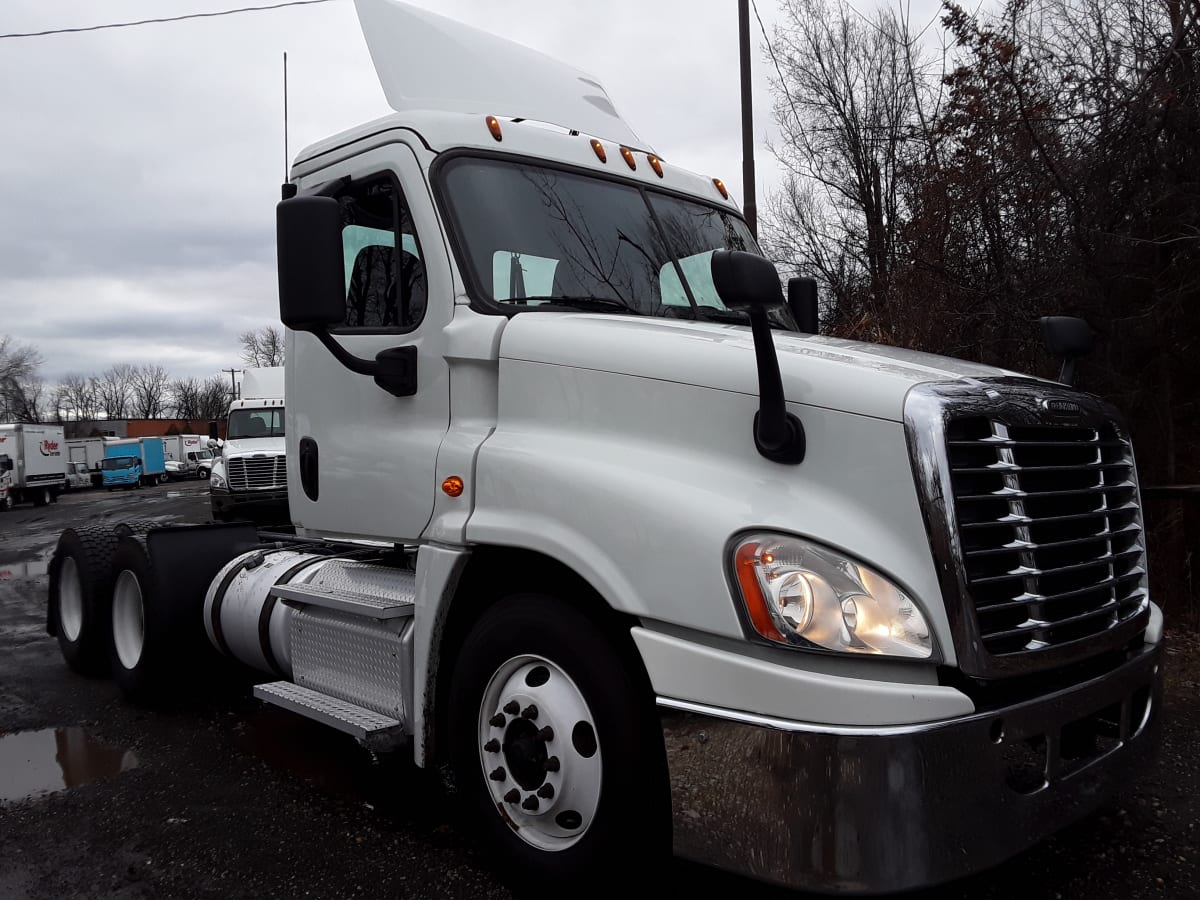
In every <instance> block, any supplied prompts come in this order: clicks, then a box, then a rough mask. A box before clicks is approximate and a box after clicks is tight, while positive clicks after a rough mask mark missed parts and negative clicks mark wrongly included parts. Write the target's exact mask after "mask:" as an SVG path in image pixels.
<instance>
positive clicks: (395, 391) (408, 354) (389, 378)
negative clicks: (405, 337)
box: [309, 328, 417, 397]
mask: <svg viewBox="0 0 1200 900" xmlns="http://www.w3.org/2000/svg"><path fill="white" fill-rule="evenodd" d="M309 333H310V334H311V335H312V336H313V337H315V338H316V339H317V340H318V341H320V342H321V343H322V344H323V345H324V346H325V349H326V350H328V351H329V352H330V353H332V354H333V358H334V359H336V360H337V361H338V362H339V363H341V364H342V365H343V366H345V367H346V368H347V369H349V370H350V371H351V372H356V373H357V374H359V375H368V376H370V377H371V378H374V379H375V383H376V384H377V385H379V386H380V387H381V388H383V389H384V390H385V391H387V392H388V393H389V394H391V395H392V396H393V397H411V396H412V395H413V394H415V393H416V392H417V348H416V347H415V346H413V345H411V344H410V345H409V346H407V347H392V348H390V349H387V350H380V351H379V352H378V353H377V354H376V355H375V358H374V359H373V360H372V359H363V358H362V357H361V356H355V355H354V354H353V353H351V352H349V351H348V350H347V349H346V348H345V347H343V346H342V345H341V344H339V343H338V342H337V341H335V340H334V339H333V335H332V334H330V333H329V332H328V331H326V330H325V329H324V328H313V329H311V330H310V331H309Z"/></svg>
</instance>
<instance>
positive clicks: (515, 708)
mask: <svg viewBox="0 0 1200 900" xmlns="http://www.w3.org/2000/svg"><path fill="white" fill-rule="evenodd" d="M504 711H505V712H506V713H508V714H509V715H510V716H515V715H516V714H517V713H519V712H520V711H521V704H520V703H518V702H517V701H516V700H509V701H508V702H507V703H505V704H504Z"/></svg>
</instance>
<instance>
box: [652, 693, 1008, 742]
mask: <svg viewBox="0 0 1200 900" xmlns="http://www.w3.org/2000/svg"><path fill="white" fill-rule="evenodd" d="M655 703H657V704H658V706H660V707H662V708H663V709H673V710H675V711H676V712H685V713H695V714H696V715H700V716H708V717H709V718H713V719H724V720H726V721H729V722H738V723H740V724H742V725H754V726H757V727H759V728H769V729H772V730H774V731H787V732H792V733H801V734H833V735H838V736H840V737H901V736H904V735H913V734H921V733H923V732H926V731H933V730H935V729H937V728H945V727H947V726H951V725H956V724H960V723H962V722H966V721H970V720H971V719H973V718H976V717H975V716H964V717H960V718H957V719H942V720H940V721H937V722H921V723H918V724H916V725H816V724H813V723H811V722H797V721H795V720H792V719H777V718H775V717H774V716H763V715H759V714H758V713H750V712H743V711H742V710H738V709H725V708H723V707H720V706H708V705H706V704H704V703H693V702H692V701H690V700H675V699H673V698H671V697H656V698H655ZM987 715H992V714H991V713H988V714H987Z"/></svg>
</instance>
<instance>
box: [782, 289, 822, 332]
mask: <svg viewBox="0 0 1200 900" xmlns="http://www.w3.org/2000/svg"><path fill="white" fill-rule="evenodd" d="M787 305H788V309H790V310H791V311H792V318H793V319H795V320H796V327H798V328H799V329H800V330H801V331H802V332H804V333H805V334H820V332H821V320H820V318H819V316H818V312H817V279H815V278H803V277H802V278H791V279H789V280H788V293H787Z"/></svg>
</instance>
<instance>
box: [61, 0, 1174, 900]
mask: <svg viewBox="0 0 1200 900" xmlns="http://www.w3.org/2000/svg"><path fill="white" fill-rule="evenodd" d="M357 7H358V11H359V16H360V19H361V22H362V25H363V31H364V34H365V35H366V38H367V43H368V46H369V47H370V49H371V53H372V55H373V57H374V60H375V63H376V68H377V70H378V72H379V75H380V77H381V80H382V83H383V87H384V91H385V94H386V96H387V97H388V99H389V102H390V103H391V104H392V105H393V106H394V107H395V108H396V109H397V113H396V114H395V115H392V116H389V117H387V118H384V119H381V120H378V121H374V122H370V123H367V124H365V125H362V126H359V127H357V128H353V129H351V130H350V131H348V132H346V133H343V134H339V135H337V136H335V137H332V138H330V139H328V140H325V141H322V142H320V143H318V144H316V145H314V146H312V147H309V148H308V149H306V150H304V151H303V152H301V154H300V156H299V158H298V159H297V160H296V162H295V165H294V167H293V169H292V181H291V183H290V184H289V185H287V186H285V191H284V197H285V199H284V200H283V201H282V202H281V203H280V204H279V206H278V209H277V241H278V262H279V303H280V316H281V320H282V322H283V324H284V325H285V326H287V328H288V332H287V355H286V366H285V369H286V388H287V391H286V394H287V397H288V406H287V409H286V429H282V418H281V419H280V420H279V421H278V422H277V420H276V416H275V412H276V410H278V411H279V412H280V413H282V401H280V403H279V406H278V407H272V406H267V405H259V406H258V407H257V410H258V412H256V413H254V414H252V416H250V415H248V416H242V417H239V421H238V422H237V425H238V427H237V428H231V433H230V438H231V440H230V444H232V445H235V446H236V445H237V444H238V443H239V441H240V440H243V439H245V438H246V437H250V436H251V435H250V434H249V429H248V428H243V426H242V421H241V420H242V419H250V418H252V417H257V420H258V423H259V428H260V430H259V431H257V432H255V434H254V436H255V437H256V438H258V439H262V438H263V437H264V436H265V435H266V434H268V433H269V434H273V435H277V439H278V440H279V441H280V449H279V451H277V452H278V454H279V456H278V459H279V461H278V462H276V461H275V460H271V461H269V462H268V463H264V466H267V467H270V468H271V474H272V477H276V476H277V475H278V469H277V468H276V466H279V465H282V452H283V451H282V445H283V444H284V443H286V452H287V458H288V462H289V465H288V466H287V487H288V497H289V501H290V512H291V520H292V522H293V523H294V525H295V528H296V531H297V534H296V535H295V537H294V538H293V539H288V538H286V537H284V536H281V535H279V534H270V533H261V534H260V533H259V532H257V531H256V530H255V529H254V528H253V527H251V526H249V525H246V524H227V525H208V526H195V527H178V528H159V529H152V530H150V531H148V532H142V531H139V530H136V529H134V528H132V527H130V526H125V527H124V529H123V530H114V529H111V528H105V527H98V528H94V529H88V528H80V529H70V530H68V531H67V532H65V533H64V534H63V536H62V538H61V540H60V542H59V544H58V548H57V550H56V553H55V555H54V557H53V560H52V565H51V572H50V596H49V616H50V627H51V629H52V630H55V631H57V633H58V634H59V641H60V645H61V646H62V648H63V654H64V656H65V657H66V659H67V661H68V662H69V663H71V664H72V665H74V666H76V667H78V668H82V669H92V670H95V669H97V668H99V669H102V670H106V671H109V672H111V674H112V676H113V677H114V678H115V680H116V682H117V683H118V685H119V686H120V687H121V689H122V690H123V691H124V692H125V693H126V694H127V695H128V696H129V697H131V698H134V699H135V700H136V699H139V698H142V699H144V698H147V697H153V696H155V694H156V693H157V694H159V695H161V694H163V693H167V694H171V693H172V692H174V691H178V690H182V685H184V684H186V683H188V681H189V680H191V681H192V682H195V681H196V680H197V679H199V680H200V682H201V684H203V672H204V671H205V670H204V669H203V666H204V665H205V663H204V660H205V658H206V657H205V656H204V653H203V652H202V648H203V647H206V646H208V647H210V648H215V650H216V651H218V652H220V653H221V654H224V655H226V656H228V657H231V658H233V659H236V660H239V661H241V662H243V663H245V664H247V665H249V666H252V667H255V668H257V669H259V670H261V671H262V672H263V673H264V674H265V677H266V678H267V679H268V680H267V681H265V682H264V683H262V684H259V685H258V686H257V687H255V688H254V692H255V695H256V696H258V697H259V698H261V699H262V700H263V701H264V702H266V703H271V704H275V705H278V706H281V707H284V708H286V709H289V710H292V711H294V712H295V713H297V714H298V715H302V716H307V717H310V718H312V719H314V720H316V721H318V722H322V723H324V724H326V725H329V726H330V727H333V728H336V729H340V730H342V731H344V732H346V733H348V734H351V735H353V736H354V737H355V738H357V739H358V740H360V741H361V742H363V743H364V744H366V745H367V746H369V747H371V748H374V749H382V748H392V749H396V748H401V749H403V750H404V752H407V753H410V754H411V755H412V758H413V759H414V760H415V762H416V764H417V765H419V766H426V767H430V766H443V765H445V766H448V767H449V769H450V770H451V771H452V772H453V775H454V783H455V786H456V793H455V796H456V798H457V800H458V802H459V804H460V808H461V811H462V815H463V822H464V823H465V825H466V826H467V827H468V828H470V829H471V830H472V831H473V832H474V833H475V834H476V835H477V836H478V838H479V840H480V841H482V843H483V845H484V846H485V847H486V848H487V849H488V850H490V851H491V852H492V853H493V855H494V858H495V859H496V860H497V865H498V866H500V867H502V868H503V871H505V872H507V873H510V874H512V875H514V877H518V876H519V877H524V878H526V879H529V880H533V881H536V882H537V883H538V884H539V885H540V886H541V887H542V888H543V889H547V890H553V891H559V890H561V891H563V892H577V891H578V888H579V885H581V884H587V885H593V884H597V883H599V882H600V881H602V880H604V879H605V878H614V877H617V876H618V875H620V876H623V877H625V878H626V879H627V878H628V877H629V875H630V873H636V874H637V875H638V876H639V877H640V875H641V874H642V873H646V872H653V871H654V868H653V867H654V866H655V864H656V863H658V862H659V861H660V860H661V859H662V857H663V855H664V854H666V853H669V852H670V851H671V850H672V849H673V850H674V852H675V853H677V854H680V855H682V856H685V857H688V858H691V859H696V860H701V861H703V862H705V863H707V864H710V865H714V866H720V867H724V868H727V869H730V870H733V871H735V872H740V873H743V874H745V875H748V876H751V877H754V878H758V879H762V880H764V881H768V882H773V883H776V884H780V885H786V886H789V887H793V888H801V889H805V890H813V891H820V892H827V893H830V892H845V893H853V894H867V893H883V892H890V891H900V890H905V889H911V888H916V887H918V886H922V885H929V884H933V883H937V882H942V881H946V880H948V879H953V878H956V877H958V876H961V875H964V874H967V873H970V872H975V871H978V870H980V869H983V868H986V867H988V866H992V865H994V864H996V863H998V862H1000V861H1002V860H1004V859H1006V858H1008V857H1010V856H1012V855H1014V854H1016V853H1017V852H1019V851H1020V850H1022V849H1024V848H1025V847H1028V846H1030V845H1031V844H1033V843H1034V842H1036V841H1039V840H1041V839H1042V838H1044V837H1045V836H1047V835H1049V834H1051V833H1053V832H1055V831H1057V830H1058V829H1060V828H1062V827H1063V826H1065V825H1066V824H1067V823H1069V822H1071V821H1073V820H1075V819H1078V818H1080V817H1082V816H1085V815H1087V814H1089V813H1090V812H1092V811H1093V810H1095V809H1097V808H1098V807H1100V806H1102V805H1103V804H1104V803H1105V802H1106V801H1107V800H1108V799H1109V798H1111V797H1112V796H1113V792H1114V791H1115V790H1116V788H1117V787H1118V786H1119V785H1120V784H1122V783H1124V782H1126V781H1127V780H1128V779H1129V778H1131V777H1132V776H1133V775H1134V774H1135V773H1136V772H1137V771H1138V770H1139V769H1140V768H1141V767H1143V766H1144V765H1145V759H1146V753H1147V751H1148V748H1149V747H1150V746H1151V745H1152V743H1153V736H1154V733H1155V729H1156V723H1157V720H1158V712H1159V705H1160V685H1161V675H1160V670H1159V665H1160V661H1161V659H1162V634H1163V625H1162V616H1161V613H1160V611H1159V609H1158V608H1157V606H1156V605H1155V604H1154V603H1153V602H1152V601H1151V599H1150V596H1149V594H1148V588H1147V581H1146V557H1145V549H1144V546H1145V542H1144V537H1143V532H1142V516H1141V505H1140V497H1139V491H1138V477H1137V469H1136V466H1135V464H1134V451H1133V446H1132V444H1131V441H1130V437H1129V433H1128V431H1127V429H1126V426H1125V423H1124V420H1123V419H1122V417H1121V415H1120V413H1119V412H1118V411H1117V410H1116V409H1114V408H1113V407H1112V406H1110V405H1109V404H1108V403H1106V402H1103V401H1102V400H1100V399H1098V398H1097V397H1094V396H1091V395H1088V394H1086V393H1083V392H1081V391H1079V390H1075V389H1073V388H1072V387H1070V386H1068V385H1066V384H1063V383H1056V382H1052V381H1047V380H1043V379H1039V378H1035V377H1030V376H1028V375H1022V374H1019V373H1017V372H1011V371H1007V370H1002V369H997V368H992V367H989V366H984V365H978V364H975V363H970V362H964V361H960V360H954V359H947V358H942V357H937V356H931V355H927V354H922V353H915V352H910V351H907V350H902V349H897V348H892V347H883V346H877V345H872V344H867V343H859V342H855V341H849V340H842V339H837V338H833V337H826V336H821V335H820V334H816V333H814V332H815V331H816V330H817V329H816V328H815V326H814V324H813V323H814V321H815V316H814V315H813V314H814V312H815V309H814V304H813V296H812V292H811V290H810V289H809V285H808V283H807V282H803V281H800V282H796V283H794V284H792V285H790V291H791V294H792V297H791V299H792V301H793V303H792V304H791V306H790V307H789V306H788V305H786V304H785V302H784V297H783V293H782V290H781V284H780V279H779V276H778V274H777V273H776V271H775V268H774V266H773V265H772V264H771V263H770V262H769V261H768V260H766V259H765V258H763V257H762V256H761V255H760V251H759V248H758V245H757V244H756V242H755V240H754V237H753V235H752V234H751V232H750V229H749V228H748V227H747V225H746V223H745V222H744V221H743V219H742V217H741V214H740V213H739V211H738V209H737V207H736V206H735V205H734V203H733V202H732V201H731V200H730V199H729V197H728V193H727V191H726V190H725V189H724V187H723V185H722V184H721V183H720V182H719V181H714V180H713V179H712V178H709V177H706V176H701V175H696V174H692V173H690V172H687V171H685V170H683V169H681V168H680V167H678V166H675V165H672V164H670V163H668V162H666V161H664V159H662V158H661V157H659V156H658V155H657V154H655V153H654V151H653V150H652V149H651V148H650V147H649V145H648V144H647V143H646V142H645V141H644V140H642V139H641V138H640V137H639V136H638V135H637V134H636V133H635V132H634V131H633V130H632V129H631V128H630V127H629V126H628V125H627V124H626V123H625V122H624V120H622V119H621V118H620V117H619V116H618V115H616V112H615V110H614V108H613V106H612V103H611V102H610V100H609V99H608V97H607V96H606V94H605V92H604V89H603V88H602V87H601V86H600V84H599V82H597V81H596V80H595V79H593V78H591V77H589V76H585V75H584V74H583V73H580V72H578V71H576V70H574V69H572V68H570V67H569V66H566V65H564V64H561V63H558V62H555V61H554V60H551V59H549V58H547V57H545V56H542V55H540V54H537V53H533V52H532V51H528V50H526V49H525V48H522V47H519V46H517V45H514V44H510V43H508V42H505V41H501V40H499V39H497V38H494V37H492V36H490V35H486V34H483V33H481V32H477V31H474V30H472V29H469V28H466V27H465V26H461V25H459V24H457V23H454V22H451V21H449V20H447V19H443V18H440V17H438V16H435V15H433V14H432V13H428V12H425V11H422V10H418V9H416V8H413V7H410V6H407V5H405V4H401V3H396V2H390V0H358V3H357ZM547 122H549V123H553V125H555V126H561V127H548V126H546V125H544V124H538V123H547ZM249 402H250V401H243V403H249ZM241 409H242V408H241V407H239V408H238V410H235V412H234V413H231V424H232V423H233V416H234V415H235V414H236V413H237V411H239V410H241ZM277 424H278V425H279V426H280V430H279V431H277V430H276V426H277ZM284 431H286V433H283V432H284ZM239 435H241V436H240V437H239ZM235 452H236V451H235ZM227 464H228V460H227ZM226 471H228V470H226ZM216 477H217V476H216V473H215V472H214V476H213V478H214V480H216ZM224 477H228V476H227V475H226V476H224ZM81 586H84V589H82V590H81V589H80V587H81ZM81 623H82V624H81Z"/></svg>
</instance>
